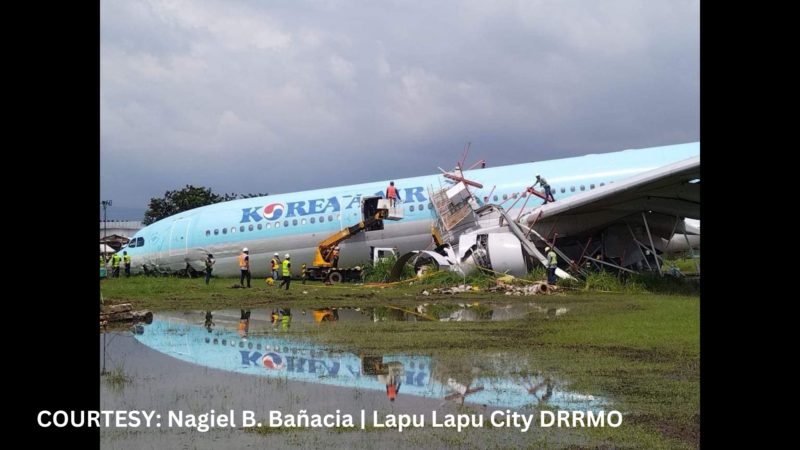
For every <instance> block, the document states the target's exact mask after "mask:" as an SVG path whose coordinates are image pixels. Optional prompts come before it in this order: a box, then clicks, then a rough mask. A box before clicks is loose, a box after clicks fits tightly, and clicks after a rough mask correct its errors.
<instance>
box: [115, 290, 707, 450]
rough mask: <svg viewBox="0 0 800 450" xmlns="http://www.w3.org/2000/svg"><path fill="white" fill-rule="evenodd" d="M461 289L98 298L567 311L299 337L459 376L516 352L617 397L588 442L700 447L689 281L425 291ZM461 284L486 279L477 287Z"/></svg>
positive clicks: (332, 329)
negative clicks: (397, 356) (613, 418)
mask: <svg viewBox="0 0 800 450" xmlns="http://www.w3.org/2000/svg"><path fill="white" fill-rule="evenodd" d="M457 281H458V282H460V279H459V280H455V279H452V277H450V278H441V279H439V280H438V281H437V280H436V279H434V280H433V281H428V282H420V281H416V282H414V283H413V284H409V283H408V282H406V283H401V284H398V285H394V286H391V287H367V286H359V285H339V286H323V285H321V284H319V283H309V284H307V285H302V284H300V283H299V282H295V281H293V282H292V287H291V289H290V290H289V291H288V292H286V291H280V290H278V289H277V288H275V287H269V286H267V285H266V283H264V281H263V280H253V286H254V287H253V288H252V289H234V288H231V286H232V285H235V284H238V279H236V280H234V279H213V280H212V282H211V284H210V285H209V286H206V285H205V284H204V283H203V280H202V279H181V278H146V277H133V278H130V279H124V278H123V279H109V280H103V281H101V282H100V286H101V288H100V291H101V295H102V299H103V301H104V302H105V303H106V304H109V303H121V302H131V303H133V304H134V307H135V309H150V310H153V311H158V310H205V309H223V308H240V307H243V308H257V307H265V308H270V307H271V306H284V305H286V306H291V307H293V308H315V307H323V306H327V307H334V306H355V307H359V306H360V307H364V306H378V305H386V304H392V305H398V306H407V307H413V306H415V305H418V304H419V303H422V302H427V303H430V302H437V303H440V304H448V303H473V302H479V303H481V304H482V305H483V304H486V305H491V304H492V303H508V302H518V301H525V302H528V301H535V302H536V303H537V304H539V305H541V306H544V307H548V306H551V307H559V308H561V307H565V308H567V309H568V310H569V312H568V313H567V314H564V315H563V316H559V317H557V318H552V317H548V316H547V315H544V314H530V315H528V316H527V317H526V318H525V319H521V320H510V321H505V322H446V323H444V322H417V323H407V322H377V323H372V322H367V323H360V322H350V323H344V322H343V323H339V324H336V326H320V327H316V328H315V327H312V328H310V329H309V330H307V331H303V332H302V336H299V337H301V338H307V339H309V340H314V341H317V342H319V341H323V342H328V343H330V344H332V345H336V346H338V347H343V348H348V349H354V350H355V349H357V350H358V351H374V352H377V353H380V352H391V351H398V350H402V351H403V352H405V353H420V354H428V355H432V356H434V357H435V358H437V359H438V360H440V361H443V362H444V363H443V366H446V367H448V368H449V369H448V370H452V371H455V372H457V371H458V370H460V368H462V367H463V368H464V370H468V369H469V367H468V364H464V363H463V361H467V360H468V358H469V356H470V354H471V353H472V352H474V351H475V349H480V350H481V351H487V352H497V353H498V354H500V353H503V352H506V353H508V352H513V354H514V355H516V356H518V357H520V358H523V359H526V360H532V361H536V365H537V367H539V368H540V370H543V371H552V372H554V373H558V374H559V375H560V376H563V377H564V378H565V379H568V380H570V383H571V385H570V388H571V389H574V390H577V391H585V392H591V393H597V394H599V395H604V396H607V397H609V398H611V399H613V401H614V408H615V409H617V410H619V411H621V412H623V414H624V418H625V422H624V425H623V426H621V427H619V428H587V429H582V430H581V431H580V432H581V433H584V434H585V435H586V436H588V438H589V442H591V446H593V447H594V446H597V447H603V446H605V447H632V448H696V447H698V446H699V435H700V407H699V398H700V370H699V366H700V345H699V341H700V298H699V294H698V293H697V292H698V289H697V285H696V284H691V283H690V284H686V283H685V282H683V283H678V282H675V283H673V282H670V281H664V280H661V279H658V278H657V279H647V278H642V279H636V280H629V283H627V284H623V283H619V282H616V283H615V282H614V281H613V280H607V279H602V278H598V279H595V280H590V283H589V289H586V284H583V283H574V284H573V285H572V286H571V288H570V289H564V290H561V291H559V292H558V293H556V294H554V295H548V296H536V297H525V296H522V297H515V296H505V295H502V294H497V293H490V292H486V291H481V292H475V293H472V292H469V293H463V294H457V295H455V296H453V295H429V296H425V295H423V294H422V291H423V290H430V289H431V288H432V287H435V286H436V285H437V283H439V284H442V283H444V284H447V283H451V284H453V283H455V282H457ZM468 281H474V282H475V284H481V283H487V280H485V279H480V280H468ZM676 283H678V284H676ZM601 291H602V292H601ZM607 291H611V292H607ZM659 292H661V293H659ZM686 294H688V295H686ZM398 347H400V348H398ZM486 370H489V371H490V370H491V368H486Z"/></svg>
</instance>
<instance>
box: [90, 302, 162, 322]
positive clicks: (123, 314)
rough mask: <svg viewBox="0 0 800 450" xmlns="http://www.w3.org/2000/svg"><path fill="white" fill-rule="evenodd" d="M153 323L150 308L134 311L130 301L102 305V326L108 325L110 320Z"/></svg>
mask: <svg viewBox="0 0 800 450" xmlns="http://www.w3.org/2000/svg"><path fill="white" fill-rule="evenodd" d="M140 321H143V322H145V323H148V324H149V323H151V322H152V321H153V313H152V312H150V311H148V310H146V309H145V310H141V311H134V310H133V305H131V304H130V303H121V304H119V305H108V306H106V305H104V306H101V307H100V326H101V327H105V326H108V324H109V323H110V322H140Z"/></svg>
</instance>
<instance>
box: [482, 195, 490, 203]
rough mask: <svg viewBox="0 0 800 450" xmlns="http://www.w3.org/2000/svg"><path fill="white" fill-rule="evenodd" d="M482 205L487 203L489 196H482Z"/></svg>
mask: <svg viewBox="0 0 800 450" xmlns="http://www.w3.org/2000/svg"><path fill="white" fill-rule="evenodd" d="M483 203H489V196H488V195H484V196H483Z"/></svg>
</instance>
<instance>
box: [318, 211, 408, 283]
mask: <svg viewBox="0 0 800 450" xmlns="http://www.w3.org/2000/svg"><path fill="white" fill-rule="evenodd" d="M362 209H363V212H364V216H363V217H364V218H363V220H361V221H360V222H359V223H357V224H355V225H353V226H350V227H346V228H342V229H341V230H339V231H337V232H336V233H334V234H332V235H330V236H328V237H327V238H325V239H323V240H322V241H320V243H319V244H317V249H316V252H315V255H314V263H313V264H312V265H311V267H308V268H306V276H307V277H308V279H310V280H322V281H324V282H326V283H339V282H342V281H354V280H361V273H362V269H361V267H359V266H356V267H352V268H341V267H338V259H339V244H340V243H342V242H344V241H346V240H347V239H350V238H351V237H353V236H355V235H357V234H359V233H361V232H362V231H371V230H374V229H376V228H377V229H382V228H383V220H385V219H388V220H399V219H402V217H403V209H402V206H397V207H393V206H392V204H391V200H389V199H384V198H379V197H368V198H365V199H364V201H363V207H362ZM385 250H391V249H373V251H374V252H375V253H376V254H378V252H379V251H381V252H382V251H385Z"/></svg>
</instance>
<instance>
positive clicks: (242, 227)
mask: <svg viewBox="0 0 800 450" xmlns="http://www.w3.org/2000/svg"><path fill="white" fill-rule="evenodd" d="M250 226H251V227H252V225H250ZM239 231H240V232H242V233H244V225H242V226H240V227H239Z"/></svg>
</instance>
